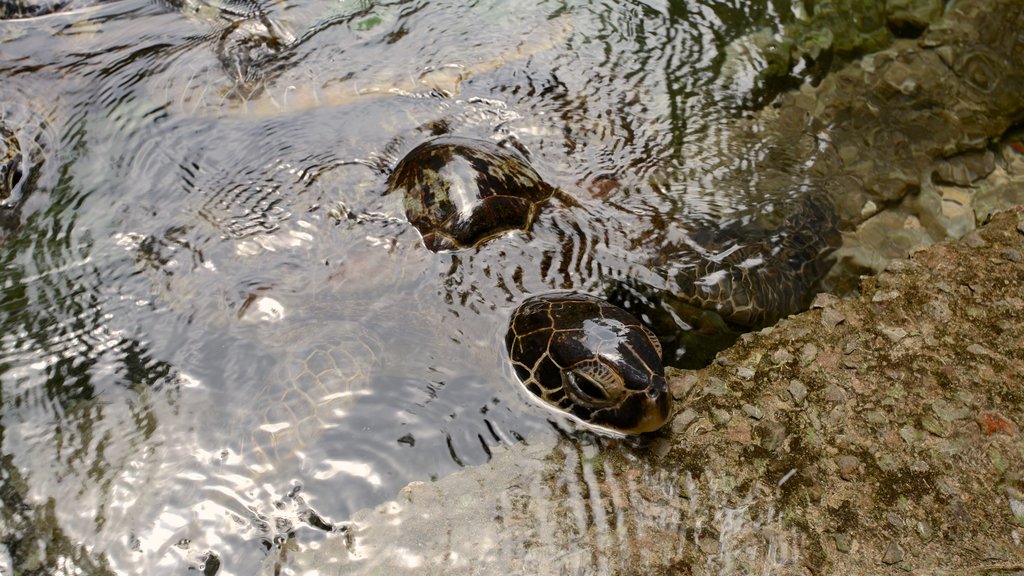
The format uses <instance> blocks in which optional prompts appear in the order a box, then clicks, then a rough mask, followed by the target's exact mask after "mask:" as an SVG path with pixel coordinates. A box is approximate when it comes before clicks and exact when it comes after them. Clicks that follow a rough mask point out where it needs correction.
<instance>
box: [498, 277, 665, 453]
mask: <svg viewBox="0 0 1024 576" xmlns="http://www.w3.org/2000/svg"><path fill="white" fill-rule="evenodd" d="M505 344H506V346H507V348H508V352H509V358H510V359H511V361H512V366H513V367H514V369H515V372H516V376H517V377H518V378H519V379H520V380H521V381H522V383H523V385H524V386H525V387H526V389H527V390H528V391H529V392H530V393H531V394H533V395H535V396H537V397H538V398H540V399H541V400H542V401H544V402H546V403H547V404H549V405H551V406H552V407H553V408H555V409H557V410H560V411H563V412H567V413H569V414H571V415H573V416H575V417H576V418H577V419H578V420H581V421H583V422H587V423H589V424H593V425H595V426H599V427H602V428H606V429H611V430H615V431H618V432H624V433H642V432H650V431H652V430H655V429H657V428H659V427H660V426H661V425H663V424H664V423H665V422H666V421H667V420H668V415H669V407H670V398H669V395H668V390H667V384H666V382H665V371H664V368H663V366H662V363H661V347H660V344H659V343H658V341H657V338H655V337H654V334H653V333H651V331H650V330H649V329H648V328H647V327H646V326H644V325H643V324H642V323H641V322H640V321H639V320H637V319H636V318H634V317H633V316H632V315H631V314H629V313H628V312H626V311H625V310H623V309H621V308H619V307H617V306H614V305H612V304H610V303H608V302H606V301H604V300H601V299H599V298H595V297H593V296H588V295H584V294H547V295H542V296H534V297H532V298H529V299H527V300H526V301H524V302H523V303H522V304H521V305H520V306H519V308H517V309H516V311H515V312H514V313H513V315H512V320H511V323H510V326H509V331H508V333H507V335H506V338H505Z"/></svg>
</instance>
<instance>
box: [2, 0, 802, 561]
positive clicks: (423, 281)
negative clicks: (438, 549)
mask: <svg viewBox="0 0 1024 576" xmlns="http://www.w3.org/2000/svg"><path fill="white" fill-rule="evenodd" d="M785 4H786V3H769V4H768V5H766V6H764V7H762V8H761V9H759V10H755V11H747V10H746V9H744V8H739V7H734V6H729V5H727V4H719V3H696V4H693V3H691V4H689V5H686V6H684V5H682V4H679V3H670V4H669V5H668V6H662V7H652V6H650V5H647V4H643V3H621V2H620V3H605V4H592V3H575V2H542V3H521V2H511V3H497V2H485V3H479V5H473V6H463V5H462V4H460V3H444V2H442V3H424V2H405V1H403V2H341V3H337V4H336V5H333V6H331V7H328V8H324V7H323V6H322V5H320V4H317V3H304V2H295V3H277V4H266V5H263V4H258V3H252V4H240V3H228V4H227V5H224V6H214V5H212V4H206V3H202V2H187V3H180V5H179V3H174V2H167V3H163V2H148V1H141V0H140V1H136V0H124V1H119V2H103V3H97V4H95V5H89V6H87V5H85V3H82V5H81V6H78V5H76V6H74V7H70V6H69V8H68V9H67V10H60V9H58V10H53V11H51V10H46V12H52V13H50V14H49V15H46V16H37V13H36V12H30V11H28V9H27V8H26V9H24V10H23V11H22V12H16V13H12V12H6V13H5V14H6V15H8V16H9V15H11V14H13V15H14V16H18V18H17V19H12V20H7V21H4V22H0V46H2V48H3V54H4V58H3V61H2V62H0V76H2V77H3V80H4V81H3V83H2V84H0V102H3V106H6V107H7V108H4V109H3V110H14V107H16V106H27V104H26V103H28V102H31V103H33V105H39V106H40V108H41V109H40V110H39V111H36V112H33V113H32V114H14V113H4V115H2V116H0V120H2V122H3V123H4V124H3V125H4V128H5V129H6V130H8V131H10V132H11V133H12V134H17V135H19V136H18V137H19V138H20V140H19V141H21V142H33V143H36V145H34V146H26V145H23V146H22V149H23V151H25V150H29V149H31V150H32V151H31V153H25V158H27V159H28V160H26V161H25V162H24V165H25V166H26V170H27V173H29V174H31V176H29V177H26V178H23V182H24V184H22V189H21V190H19V196H18V200H17V201H16V202H13V203H11V206H10V208H11V210H10V211H9V212H7V214H10V215H11V218H10V220H11V225H10V226H7V224H6V223H5V227H6V228H7V230H8V231H9V236H8V237H7V238H6V240H5V243H4V244H3V251H4V252H3V264H2V269H3V276H2V279H0V291H2V294H3V305H2V306H3V307H2V317H0V323H2V330H0V333H2V334H3V335H2V336H0V381H2V395H3V396H2V397H3V412H2V415H0V421H2V425H3V443H2V452H3V467H4V474H5V480H4V494H5V496H4V498H5V500H4V502H5V509H9V510H14V509H17V510H19V512H17V514H19V515H21V516H19V517H18V518H15V516H10V517H8V518H6V519H7V520H9V522H8V524H7V525H8V526H22V525H31V526H35V527H36V528H33V529H32V530H34V531H29V532H21V533H23V534H28V535H27V536H24V537H23V538H22V539H21V540H19V539H18V538H15V537H13V536H11V535H9V534H6V533H5V534H4V535H3V538H4V542H5V543H6V545H7V552H8V559H7V560H6V561H7V562H8V564H13V566H14V567H15V569H16V570H17V571H18V572H19V573H20V572H21V571H22V570H23V571H25V572H31V571H32V570H35V569H36V568H34V567H37V566H39V567H41V566H53V565H55V563H59V562H68V563H69V564H75V565H78V566H79V567H81V568H82V569H83V570H86V571H93V570H97V571H98V570H100V567H102V566H109V568H110V569H111V570H113V571H115V572H118V573H138V574H145V573H152V572H154V571H162V572H169V571H170V572H173V571H179V572H184V571H185V570H186V569H187V568H189V567H191V568H193V569H200V570H204V571H205V572H206V573H208V574H213V573H223V574H229V573H230V574H251V573H255V572H256V571H257V569H258V568H259V567H260V566H265V565H266V562H268V560H267V559H268V558H269V559H274V558H277V557H278V555H281V554H286V553H287V552H288V551H289V550H307V549H316V548H317V546H321V545H323V544H324V543H325V542H345V541H346V539H351V535H350V532H349V527H348V526H349V525H348V524H347V523H346V522H347V521H348V520H349V518H350V517H351V516H352V514H353V513H354V512H355V511H357V510H360V509H366V508H368V507H372V506H375V505H377V504H379V503H381V502H384V501H387V500H390V499H392V498H394V497H395V495H396V494H397V493H398V492H399V490H400V489H401V488H402V487H403V486H405V485H407V484H408V483H409V482H412V481H416V480H437V479H441V478H444V477H446V476H448V475H450V474H451V473H452V472H454V471H457V470H460V469H463V468H469V467H473V466H478V465H481V464H485V463H487V462H489V461H491V460H492V458H493V457H494V455H495V454H496V453H499V452H500V451H501V450H502V448H501V447H503V446H508V445H513V444H517V443H522V442H524V441H525V442H527V443H531V444H532V443H536V444H537V445H546V444H550V443H552V442H555V441H556V440H557V441H558V442H560V444H559V445H560V446H565V450H564V451H563V452H564V454H563V456H564V457H565V459H566V460H565V462H561V463H560V464H559V465H560V466H565V467H567V469H572V470H576V471H577V472H578V474H579V475H581V476H580V477H581V478H582V479H583V484H580V485H578V486H577V485H576V484H575V483H574V482H565V483H563V484H562V485H561V486H562V489H564V493H563V492H560V493H559V495H558V496H559V497H558V498H549V499H545V500H537V501H536V502H534V503H532V504H528V503H525V501H524V503H523V505H524V506H535V505H536V506H545V505H548V504H550V505H552V506H556V507H557V506H568V507H570V508H571V509H572V510H573V511H574V513H576V512H579V511H580V510H582V509H584V508H586V507H587V506H591V505H593V506H591V511H590V512H588V513H587V514H584V515H580V516H579V517H578V519H577V520H578V526H577V528H578V530H580V531H590V530H592V531H594V534H595V537H596V538H597V541H598V542H603V541H604V540H602V539H605V538H606V537H607V536H608V534H610V533H612V532H616V533H622V534H626V533H628V532H629V530H630V528H629V525H628V524H629V519H628V516H626V515H624V514H625V513H624V511H625V510H633V511H634V512H633V513H638V512H635V511H636V510H646V511H648V512H650V513H652V514H656V513H663V512H657V511H656V509H655V508H656V507H655V506H648V505H643V506H642V505H641V504H642V503H638V502H634V501H633V500H630V499H629V498H632V496H628V495H629V494H636V493H640V492H642V490H643V486H645V485H648V484H650V483H648V482H647V480H645V478H644V477H642V475H643V474H646V472H637V473H634V472H630V471H629V469H631V468H635V469H636V470H643V469H644V467H643V465H641V464H639V463H637V462H639V460H636V462H634V463H633V464H630V463H628V462H625V460H629V459H631V458H632V459H643V458H646V456H642V455H636V454H635V453H634V452H632V451H631V449H629V448H628V443H626V444H623V443H618V444H617V443H615V442H611V447H609V441H606V440H604V439H600V438H596V437H594V436H593V435H592V433H590V432H586V431H578V433H573V434H570V435H568V436H565V437H564V438H563V437H562V433H561V432H559V431H558V429H559V427H560V428H566V427H567V428H568V429H570V430H572V429H574V425H571V424H568V423H560V424H559V425H558V427H556V428H552V425H551V421H552V420H554V421H556V422H560V419H559V418H558V417H557V415H552V414H551V413H549V412H548V411H546V410H545V409H543V408H542V407H540V406H538V405H536V404H535V403H534V402H533V401H532V400H531V399H529V398H528V397H527V395H526V394H525V393H524V392H523V391H522V390H521V389H520V387H519V386H518V385H517V384H516V383H515V380H514V377H513V374H512V372H511V369H510V368H509V366H508V365H507V359H506V358H505V357H504V356H503V352H501V350H503V346H502V342H503V337H504V331H505V326H506V323H507V320H508V316H509V314H510V313H511V311H512V309H513V308H514V307H515V306H516V305H517V303H518V302H520V301H521V300H522V299H524V298H525V297H526V296H528V295H532V294H538V293H543V292H548V291H551V290H556V289H572V290H578V291H585V292H591V293H595V294H606V295H611V296H615V293H616V292H615V291H616V290H619V291H622V292H623V293H626V294H627V296H623V297H622V298H620V300H621V301H622V302H625V301H626V300H628V299H629V298H631V297H630V296H628V294H633V298H634V300H635V301H637V302H639V300H643V299H646V300H650V299H651V298H652V297H651V296H650V294H655V295H658V294H663V292H661V290H663V289H664V288H665V282H666V281H665V280H664V279H663V278H662V275H663V272H664V271H663V270H660V269H658V266H657V265H655V263H656V262H658V261H659V258H660V259H662V260H664V259H665V258H666V255H669V257H671V260H672V262H673V265H674V266H676V267H677V268H686V266H687V265H688V264H687V263H688V262H689V260H687V259H686V258H687V256H686V250H690V247H692V246H694V245H702V246H704V247H705V248H707V249H709V250H711V249H713V250H715V251H729V250H731V249H733V248H737V246H734V245H733V244H735V243H736V241H737V240H736V239H737V238H739V234H737V235H734V236H730V237H728V238H727V239H726V243H725V244H722V243H721V239H720V238H710V237H708V236H707V233H706V231H707V230H709V229H712V228H714V227H715V226H718V225H720V224H721V223H722V222H733V223H735V226H736V227H738V229H742V230H748V229H755V230H768V229H770V224H771V223H773V222H774V223H776V224H777V223H778V221H780V220H782V219H784V218H785V215H786V214H787V210H788V209H789V208H788V206H789V204H788V200H789V198H788V195H789V194H791V189H788V190H787V191H784V192H783V193H782V194H781V195H780V194H779V191H778V189H777V188H773V186H772V183H773V180H772V177H773V174H767V173H765V174H763V173H761V172H757V169H756V168H755V166H756V165H758V163H759V162H761V161H762V160H763V159H764V158H765V157H766V155H768V154H769V151H766V150H763V149H761V148H760V147H759V146H758V144H757V143H756V142H749V141H737V140H736V139H734V138H733V134H732V132H731V131H730V127H729V122H731V121H733V120H734V119H735V118H736V116H737V115H740V114H741V111H740V110H739V109H737V107H736V106H735V105H734V103H735V100H734V99H732V98H727V97H721V96H720V94H719V93H718V92H716V90H717V89H716V88H715V82H716V81H717V80H718V70H719V68H720V67H721V66H722V63H723V58H724V56H723V51H724V47H725V46H727V45H728V44H729V43H730V42H731V41H733V40H735V39H736V38H739V37H741V36H742V35H743V34H745V33H746V32H747V31H748V30H751V29H754V28H757V27H762V26H769V27H777V26H778V19H779V18H780V17H781V16H780V14H785V13H786V11H787V6H786V5H785ZM19 5H20V4H19ZM499 5H500V6H499ZM5 6H6V4H5ZM24 16H37V17H29V18H23V17H24ZM42 126H45V128H42ZM438 133H451V134H458V135H463V136H469V137H475V138H484V139H490V140H504V141H508V142H514V143H515V144H516V145H517V146H518V147H521V148H522V149H523V150H524V151H526V153H528V155H529V156H530V160H531V162H532V163H533V164H534V165H535V166H536V167H537V169H538V171H539V172H540V173H541V174H542V176H543V177H544V178H545V179H546V180H547V181H549V182H550V183H551V184H552V185H556V186H558V187H559V188H560V189H561V190H562V191H563V192H565V193H566V194H567V195H568V196H570V197H572V198H573V200H572V202H561V201H556V202H553V203H552V204H551V205H550V206H548V207H545V209H544V210H543V211H542V213H541V216H540V218H539V220H538V221H537V223H536V224H535V226H534V229H533V230H532V231H530V232H516V233H511V234H508V235H506V236H503V237H501V238H499V239H497V240H495V241H493V242H490V243H488V244H486V245H484V246H481V247H479V248H474V249H470V250H466V251H461V252H456V253H448V254H433V253H430V252H428V251H426V250H425V249H423V247H422V245H421V242H420V237H419V235H418V233H417V231H416V230H415V229H413V228H412V227H411V226H409V225H408V223H407V222H406V220H405V216H404V209H403V205H402V199H401V198H396V197H394V195H388V194H385V191H386V174H387V171H388V170H389V169H390V168H391V167H393V166H394V164H395V163H396V162H397V160H398V159H399V158H401V157H402V155H404V154H405V152H407V151H408V150H410V149H411V148H413V147H414V146H415V145H416V144H418V143H419V142H421V141H422V140H424V139H425V138H427V137H428V136H430V135H434V134H438ZM34 134H45V135H46V136H45V137H44V136H38V137H37V136H35V135H34ZM799 168H800V166H799V162H798V159H795V158H794V159H785V158H782V159H781V161H780V162H778V163H776V164H775V165H774V169H775V170H776V171H777V172H778V174H775V175H774V176H775V177H776V180H775V181H779V182H783V181H784V182H787V183H791V182H793V181H796V180H797V179H796V178H795V176H794V173H797V172H799ZM12 198H13V196H12ZM6 208H7V206H6V205H5V209H6ZM766 215H767V216H766ZM765 219H766V220H768V221H769V222H768V224H769V225H766V224H765V223H764V222H761V220H765ZM5 222H6V221H5ZM762 236H763V237H764V238H769V235H768V234H767V233H765V234H762ZM764 238H762V239H764ZM716 242H717V244H716ZM730 242H731V243H732V244H730ZM680 247H685V249H681V248H680ZM691 258H692V256H691ZM665 297H666V298H667V295H666V296H665ZM636 305H637V306H639V304H636ZM657 306H661V304H658V305H657ZM657 306H656V307H657ZM662 307H664V306H662ZM671 308H672V310H671V311H669V313H665V312H664V311H658V310H654V311H651V312H650V313H649V314H647V316H648V318H647V320H649V321H650V323H651V324H652V325H654V326H655V327H656V328H657V329H658V330H659V332H660V333H661V334H663V335H665V336H666V341H667V342H669V341H671V336H673V335H677V334H679V333H680V329H681V328H683V327H687V326H690V327H692V326H697V328H698V330H697V331H696V333H698V334H699V333H700V330H701V326H704V324H701V323H702V322H706V323H707V324H706V326H704V327H705V328H707V331H708V332H709V333H713V334H716V335H717V336H716V337H718V336H721V334H727V335H726V336H725V337H724V338H725V340H723V342H721V343H720V344H719V345H721V346H725V345H727V344H728V340H729V339H730V338H733V337H734V334H732V333H729V332H728V331H727V330H725V327H723V326H721V325H720V324H721V323H720V322H718V323H716V320H715V319H714V318H713V317H705V316H702V315H700V314H698V316H699V318H696V319H694V318H690V317H688V316H685V315H683V316H680V314H681V312H680V310H682V308H679V307H676V306H671ZM690 312H693V311H692V310H691V311H688V312H687V313H690ZM730 329H731V328H730ZM691 333H692V332H691ZM674 349H675V352H673V354H684V357H683V358H681V359H678V360H679V361H678V362H676V361H675V360H672V359H670V361H672V362H674V363H678V364H684V365H685V364H686V363H687V362H692V361H693V360H692V358H691V357H686V356H685V351H686V350H693V349H694V348H693V345H692V344H691V343H682V344H678V345H675V347H674ZM710 354H712V355H713V352H712V353H710ZM694 356H695V353H694ZM703 361H705V360H703V359H702V360H701V362H703ZM559 438H561V440H558V439H559ZM622 446H626V448H623V454H622V455H618V456H615V457H614V458H619V459H625V460H624V462H625V463H624V464H622V466H623V468H622V469H621V470H620V469H616V470H615V471H614V474H613V473H611V472H609V469H608V468H606V467H604V468H603V467H602V466H596V465H595V466H596V467H588V466H582V465H581V464H580V463H581V462H583V461H587V462H591V461H595V462H596V461H599V460H601V459H602V458H605V457H606V456H605V454H606V453H607V452H617V451H619V450H620V447H622ZM642 453H643V452H642V451H641V452H639V453H638V454H642ZM581 454H582V456H581ZM634 464H635V465H634ZM603 466H610V464H609V465H603ZM620 473H621V475H620ZM657 473H658V474H668V472H664V471H662V472H657ZM636 474H641V476H636ZM616 482H618V483H623V482H625V483H626V485H628V486H629V489H628V490H625V491H623V490H621V489H620V488H621V487H619V488H616V486H617V485H615V483H616ZM650 485H652V486H660V485H661V484H659V483H658V482H655V483H653V484H650ZM574 486H576V487H574ZM580 486H585V490H584V489H583V488H580ZM606 492H607V495H608V497H609V498H611V500H610V501H609V502H610V504H611V505H612V508H611V509H609V510H605V511H602V508H601V506H598V505H597V503H598V502H597V501H598V500H600V499H601V498H602V497H603V496H604V494H605V493H606ZM621 498H626V500H621ZM8 500H9V501H10V506H8ZM556 502H560V504H557V505H556V504H555V503H556ZM588 502H589V504H588ZM512 504H513V503H510V506H511V505H512ZM531 510H533V509H532V508H531ZM552 510H555V508H552ZM677 512H679V514H684V513H685V511H677ZM537 513H542V511H537ZM550 513H554V512H553V511H552V512H550ZM5 514H6V512H5ZM29 517H31V518H35V520H27V519H26V518H29ZM680 518H682V516H677V517H676V519H675V520H671V521H673V522H674V521H679V522H682V520H680ZM669 521H670V520H666V522H669ZM26 523H27V524H26ZM51 527H52V528H51ZM465 528H469V526H466V527H465ZM47 530H49V531H50V533H52V534H53V535H54V536H53V539H52V540H51V542H52V543H53V544H52V546H53V547H52V548H47V549H46V550H45V554H44V555H45V556H46V557H45V558H41V557H39V556H38V554H39V552H30V551H28V548H29V547H30V545H29V544H28V541H27V540H26V539H30V538H34V537H35V536H33V534H42V533H43V532H45V531H47ZM516 530H519V528H516ZM687 530H699V528H693V527H692V526H691V527H690V528H687ZM624 531H625V532H624ZM11 534H13V532H11ZM516 534H520V533H519V532H510V533H508V534H506V535H505V537H511V538H516V537H518V536H516ZM522 534H523V538H524V539H523V540H522V542H521V543H520V547H525V546H527V545H528V544H527V542H528V540H527V535H526V533H522ZM681 534H688V532H686V531H685V530H683V532H681ZM537 539H538V540H537V541H541V540H543V534H541V535H537ZM72 543H73V544H72ZM83 550H88V551H89V554H88V555H85V554H84V553H83V552H82V551H83ZM598 566H599V567H605V568H607V569H608V570H613V569H614V568H615V567H614V566H612V565H610V564H607V565H606V564H601V563H598Z"/></svg>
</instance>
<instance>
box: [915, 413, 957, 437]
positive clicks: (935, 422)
mask: <svg viewBox="0 0 1024 576" xmlns="http://www.w3.org/2000/svg"><path fill="white" fill-rule="evenodd" d="M921 427H922V428H924V429H925V430H927V431H928V432H930V433H932V434H934V435H936V436H938V437H939V438H947V437H949V435H950V433H951V430H950V429H949V426H948V425H947V424H946V423H944V422H942V421H941V420H939V419H938V418H936V417H935V416H933V415H931V414H925V415H924V416H922V417H921Z"/></svg>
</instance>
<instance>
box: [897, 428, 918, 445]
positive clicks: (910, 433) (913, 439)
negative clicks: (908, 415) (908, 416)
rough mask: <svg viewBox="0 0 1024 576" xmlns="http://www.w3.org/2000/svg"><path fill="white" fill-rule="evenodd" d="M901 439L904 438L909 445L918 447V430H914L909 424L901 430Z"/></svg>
mask: <svg viewBox="0 0 1024 576" xmlns="http://www.w3.org/2000/svg"><path fill="white" fill-rule="evenodd" d="M900 438H903V441H904V442H906V443H907V444H910V445H911V446H916V445H917V441H918V432H917V428H914V427H913V426H911V425H909V424H908V425H906V426H904V427H902V428H900Z"/></svg>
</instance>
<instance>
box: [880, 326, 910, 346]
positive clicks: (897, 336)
mask: <svg viewBox="0 0 1024 576" xmlns="http://www.w3.org/2000/svg"><path fill="white" fill-rule="evenodd" d="M880 330H881V332H882V334H884V335H885V337H886V338H888V339H889V340H892V341H893V342H899V341H900V340H903V339H904V338H906V337H907V331H906V330H904V329H903V328H900V327H899V326H895V327H888V326H883V327H882V328H880Z"/></svg>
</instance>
